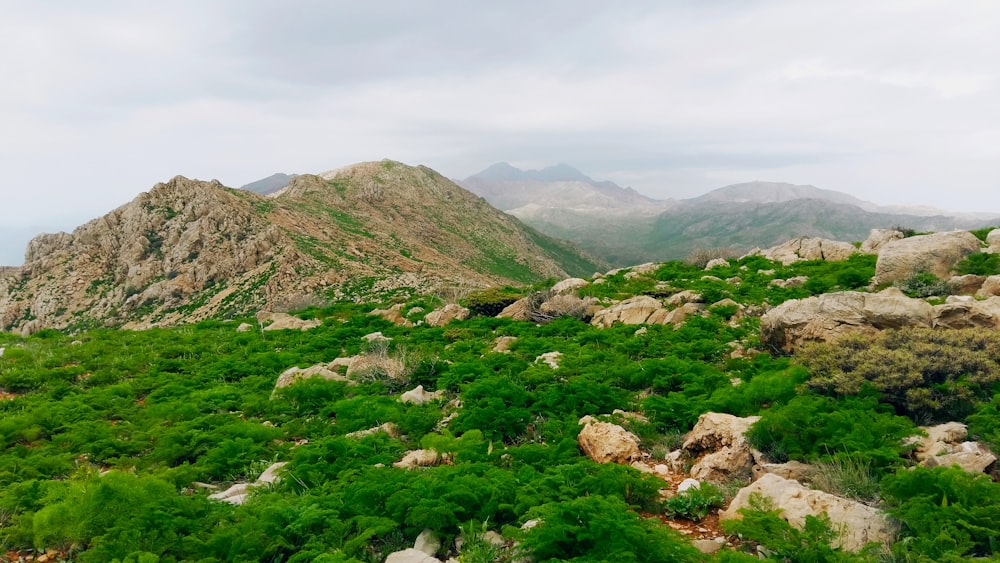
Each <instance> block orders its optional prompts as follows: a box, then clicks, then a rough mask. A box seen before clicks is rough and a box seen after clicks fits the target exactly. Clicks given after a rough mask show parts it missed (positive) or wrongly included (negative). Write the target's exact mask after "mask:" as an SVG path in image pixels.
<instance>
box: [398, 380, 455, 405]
mask: <svg viewBox="0 0 1000 563" xmlns="http://www.w3.org/2000/svg"><path fill="white" fill-rule="evenodd" d="M443 396H444V391H443V390H438V391H434V392H433V393H432V392H429V391H424V386H423V385H417V386H416V387H414V388H413V389H410V390H409V391H407V392H406V393H403V394H402V395H400V396H399V402H401V403H413V404H414V405H423V404H426V403H429V402H431V401H436V400H438V399H440V398H441V397H443Z"/></svg>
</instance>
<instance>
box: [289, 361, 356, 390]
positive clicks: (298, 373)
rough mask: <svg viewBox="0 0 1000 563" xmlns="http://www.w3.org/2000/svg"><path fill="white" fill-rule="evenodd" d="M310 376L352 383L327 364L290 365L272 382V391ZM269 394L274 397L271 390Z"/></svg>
mask: <svg viewBox="0 0 1000 563" xmlns="http://www.w3.org/2000/svg"><path fill="white" fill-rule="evenodd" d="M311 377H322V378H323V379H325V380H327V381H346V382H348V383H349V384H353V383H354V382H353V381H351V380H350V379H348V378H347V377H345V376H343V375H340V374H339V373H337V372H335V371H332V370H331V369H330V366H329V364H316V365H314V366H310V367H307V368H305V369H302V368H300V367H290V368H288V369H286V370H285V371H283V372H281V375H279V376H278V380H277V381H276V382H275V383H274V391H277V390H278V389H281V388H283V387H288V386H289V385H291V384H293V383H296V382H298V381H302V380H303V379H309V378H311ZM271 396H272V398H273V397H274V394H273V392H272V394H271Z"/></svg>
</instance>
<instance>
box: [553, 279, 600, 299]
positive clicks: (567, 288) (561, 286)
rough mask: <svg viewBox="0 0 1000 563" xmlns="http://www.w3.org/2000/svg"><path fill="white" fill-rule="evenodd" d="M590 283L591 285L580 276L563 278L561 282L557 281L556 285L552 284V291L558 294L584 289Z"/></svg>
mask: <svg viewBox="0 0 1000 563" xmlns="http://www.w3.org/2000/svg"><path fill="white" fill-rule="evenodd" d="M588 285H590V282H588V281H587V280H584V279H580V278H568V279H565V280H562V281H561V282H557V283H556V284H555V285H553V286H552V289H551V290H550V291H551V292H552V293H554V294H556V295H560V294H563V293H569V292H571V291H576V290H578V289H583V288H585V287H587V286H588Z"/></svg>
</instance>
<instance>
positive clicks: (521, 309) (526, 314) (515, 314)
mask: <svg viewBox="0 0 1000 563" xmlns="http://www.w3.org/2000/svg"><path fill="white" fill-rule="evenodd" d="M497 318H501V319H511V320H514V321H530V320H531V300H530V299H529V298H527V297H522V298H520V299H518V300H517V301H515V302H513V303H511V304H510V305H507V306H506V307H504V309H503V311H500V313H499V314H498V315H497Z"/></svg>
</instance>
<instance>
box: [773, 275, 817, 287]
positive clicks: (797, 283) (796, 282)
mask: <svg viewBox="0 0 1000 563" xmlns="http://www.w3.org/2000/svg"><path fill="white" fill-rule="evenodd" d="M807 281H809V278H808V277H806V276H795V277H791V278H788V279H787V280H782V279H774V280H771V281H770V283H769V284H768V285H773V286H775V287H781V288H789V287H802V286H804V285H805V284H806V282H807Z"/></svg>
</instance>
